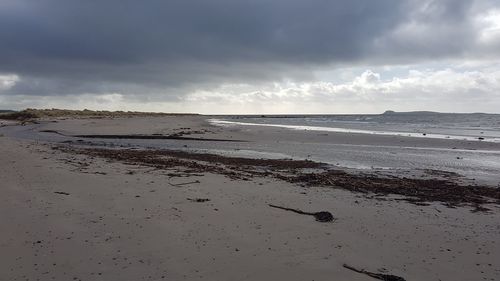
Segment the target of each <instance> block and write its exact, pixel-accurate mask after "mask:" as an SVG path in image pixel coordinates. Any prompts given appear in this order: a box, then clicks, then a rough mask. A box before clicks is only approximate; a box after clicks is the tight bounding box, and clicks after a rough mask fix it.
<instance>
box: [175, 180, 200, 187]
mask: <svg viewBox="0 0 500 281" xmlns="http://www.w3.org/2000/svg"><path fill="white" fill-rule="evenodd" d="M193 183H200V181H199V180H195V181H189V182H181V183H168V184H170V185H171V186H182V185H186V184H193Z"/></svg>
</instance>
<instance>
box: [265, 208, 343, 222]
mask: <svg viewBox="0 0 500 281" xmlns="http://www.w3.org/2000/svg"><path fill="white" fill-rule="evenodd" d="M269 207H273V208H277V209H282V210H285V211H290V212H294V213H297V214H301V215H309V216H313V217H314V218H315V219H316V221H319V222H331V221H333V220H334V218H333V215H332V213H330V212H326V211H321V212H315V213H313V212H304V211H302V210H299V209H292V208H286V207H281V206H276V205H272V204H269Z"/></svg>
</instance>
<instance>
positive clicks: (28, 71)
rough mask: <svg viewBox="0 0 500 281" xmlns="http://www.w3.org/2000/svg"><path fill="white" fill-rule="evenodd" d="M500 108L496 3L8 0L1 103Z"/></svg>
mask: <svg viewBox="0 0 500 281" xmlns="http://www.w3.org/2000/svg"><path fill="white" fill-rule="evenodd" d="M24 108H68V109H84V108H87V109H94V110H134V111H157V112H195V113H204V114H272V113H274V114H293V113H295V114H302V113H315V114H321V113H323V114H335V113H381V112H384V111H385V110H395V111H413V110H431V111H440V112H490V113H500V0H377V1H373V0H335V1H334V0H307V1H306V0H272V1H269V0H252V1H239V0H171V1H163V0H147V1H137V0H99V1H98V0H0V109H24Z"/></svg>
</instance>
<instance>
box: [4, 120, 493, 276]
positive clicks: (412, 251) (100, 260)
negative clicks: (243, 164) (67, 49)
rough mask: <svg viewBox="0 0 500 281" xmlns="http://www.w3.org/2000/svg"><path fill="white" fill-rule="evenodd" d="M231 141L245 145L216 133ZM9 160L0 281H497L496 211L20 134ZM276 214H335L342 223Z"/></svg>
mask: <svg viewBox="0 0 500 281" xmlns="http://www.w3.org/2000/svg"><path fill="white" fill-rule="evenodd" d="M200 118H201V117H196V116H190V117H168V118H166V119H163V120H165V122H164V123H163V124H162V123H161V122H153V123H151V122H149V123H148V124H150V125H149V126H146V125H144V124H145V122H144V120H147V119H138V118H130V119H123V120H127V121H126V122H123V120H122V121H121V122H118V123H116V122H117V121H119V120H117V119H96V120H65V121H60V122H58V123H53V124H51V125H50V126H52V127H47V128H48V129H56V130H59V131H63V132H64V133H68V134H73V133H78V134H103V133H106V134H112V133H113V134H119V133H131V132H130V130H131V129H132V130H133V132H134V133H171V132H175V131H177V130H182V129H181V128H185V127H190V128H191V129H196V128H197V127H196V126H200V124H201V123H203V122H204V121H203V120H202V119H200ZM141 120H142V121H141ZM93 122H94V123H93ZM146 123H147V122H146ZM85 124H86V125H85ZM120 124H122V125H120ZM123 124H125V125H126V128H124V127H123ZM224 134H226V136H227V137H229V136H232V137H240V138H243V137H245V132H230V131H229V132H228V131H226V132H222V131H220V129H214V135H218V136H224ZM0 156H1V161H0V191H1V194H2V196H1V197H0V201H1V202H0V223H1V225H0V227H1V229H2V231H1V232H0V280H9V281H10V280H316V281H320V280H374V279H373V278H371V277H368V276H366V275H362V274H359V273H355V272H352V271H350V270H347V269H345V268H344V267H343V266H342V265H343V264H344V263H346V264H349V265H352V266H355V267H359V268H364V269H366V270H369V271H373V272H379V271H385V272H386V273H390V274H394V275H398V276H401V277H404V278H405V279H406V280H499V279H500V242H499V241H500V209H499V208H498V207H493V208H492V210H491V211H490V212H488V213H472V212H471V208H468V207H458V208H454V209H451V208H447V207H444V206H443V205H441V204H437V203H436V204H431V205H430V206H417V205H413V204H409V203H406V202H402V201H395V200H385V201H381V200H375V199H373V198H370V197H369V196H368V197H367V196H365V195H362V194H356V193H351V192H349V191H344V190H337V189H331V188H320V187H317V188H304V187H300V186H298V185H294V184H290V183H286V182H282V181H279V180H275V179H269V178H262V179H259V178H256V179H253V180H251V181H244V180H231V179H229V178H227V177H225V176H223V175H217V174H210V173H203V174H199V175H192V174H191V175H189V176H187V175H186V174H184V173H179V175H185V177H176V176H172V174H171V173H172V171H162V170H155V169H152V168H148V167H143V166H138V165H127V164H124V163H116V162H110V161H107V160H104V159H99V158H92V159H91V158H89V157H88V156H84V155H72V154H67V153H64V152H61V151H58V150H53V149H51V145H47V144H43V143H37V142H35V141H27V140H24V141H22V140H18V139H13V138H10V137H0ZM177 173H178V171H177ZM168 174H170V175H168ZM196 181H198V182H196ZM189 182H196V183H189ZM184 183H189V184H184ZM179 184H180V185H179ZM187 198H208V199H210V201H208V202H192V201H190V200H187ZM389 199H390V198H389ZM268 204H276V205H282V206H287V207H294V208H299V209H302V210H307V211H323V210H324V211H330V212H332V213H333V215H334V216H335V217H336V218H337V220H336V221H335V222H333V223H319V222H316V221H315V220H314V218H312V217H310V216H304V215H299V214H295V213H291V212H287V211H283V210H279V209H274V208H270V207H269V206H268Z"/></svg>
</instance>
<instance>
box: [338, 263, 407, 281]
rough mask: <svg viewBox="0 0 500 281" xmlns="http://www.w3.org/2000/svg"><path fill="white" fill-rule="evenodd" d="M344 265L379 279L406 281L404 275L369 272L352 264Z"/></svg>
mask: <svg viewBox="0 0 500 281" xmlns="http://www.w3.org/2000/svg"><path fill="white" fill-rule="evenodd" d="M344 267H345V268H347V269H349V270H352V271H354V272H357V273H361V274H365V275H368V276H370V277H372V278H375V279H378V280H384V281H406V280H405V279H404V278H403V277H399V276H396V275H390V274H382V273H374V272H369V271H366V270H363V269H357V268H354V267H352V266H349V265H347V264H344Z"/></svg>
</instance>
